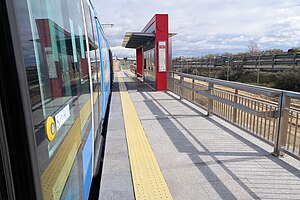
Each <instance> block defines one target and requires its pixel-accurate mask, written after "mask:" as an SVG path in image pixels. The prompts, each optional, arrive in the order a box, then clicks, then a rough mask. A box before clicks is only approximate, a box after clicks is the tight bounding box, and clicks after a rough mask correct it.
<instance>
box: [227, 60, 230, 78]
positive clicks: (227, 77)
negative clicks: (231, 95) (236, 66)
mask: <svg viewBox="0 0 300 200" xmlns="http://www.w3.org/2000/svg"><path fill="white" fill-rule="evenodd" d="M229 59H230V57H227V62H228V63H227V81H229Z"/></svg>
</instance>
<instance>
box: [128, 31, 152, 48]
mask: <svg viewBox="0 0 300 200" xmlns="http://www.w3.org/2000/svg"><path fill="white" fill-rule="evenodd" d="M154 38H155V33H141V32H127V33H126V34H125V37H124V40H123V43H122V47H125V48H131V49H138V48H139V47H141V46H143V45H144V44H146V43H148V42H150V41H151V40H153V39H154Z"/></svg>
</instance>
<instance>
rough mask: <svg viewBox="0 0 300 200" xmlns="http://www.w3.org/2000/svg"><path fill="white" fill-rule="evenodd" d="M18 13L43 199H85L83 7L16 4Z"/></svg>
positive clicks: (76, 1) (41, 0) (32, 1)
mask: <svg viewBox="0 0 300 200" xmlns="http://www.w3.org/2000/svg"><path fill="white" fill-rule="evenodd" d="M16 9H17V13H18V16H17V17H18V21H19V28H20V35H21V41H22V48H23V55H24V61H25V67H26V73H27V78H28V85H29V93H30V97H31V105H32V113H33V123H34V127H35V135H36V145H37V147H36V149H37V156H38V164H39V170H40V176H41V182H42V189H43V194H44V199H51V198H55V199H57V198H60V197H61V198H66V199H71V198H72V199H86V197H87V194H86V191H88V189H89V188H88V189H86V185H89V184H87V183H88V182H89V180H90V179H91V177H89V178H86V176H91V173H90V171H91V170H89V169H90V168H91V166H92V165H91V163H92V161H91V158H90V157H84V158H83V154H84V153H86V154H87V155H90V156H91V152H92V143H91V142H90V141H92V140H91V139H90V138H91V134H90V133H91V126H92V124H91V121H92V120H91V103H90V102H91V99H90V84H89V82H90V79H89V73H88V65H89V63H88V60H87V58H88V53H89V52H86V50H87V47H86V36H85V34H84V33H85V26H84V21H83V16H84V15H83V13H82V3H81V1H80V0H27V1H17V0H16ZM85 15H86V14H85ZM86 24H87V27H88V26H89V24H90V23H89V22H87V23H86ZM87 32H88V36H89V39H88V40H89V43H90V45H89V46H90V49H94V50H96V49H97V48H98V47H97V45H95V43H94V38H93V37H91V32H90V31H87ZM90 40H91V42H90ZM49 118H50V122H51V119H52V121H54V123H55V125H56V126H51V127H50V129H49V130H50V131H51V133H52V132H53V133H54V132H56V134H55V137H53V138H51V137H47V135H46V134H45V132H47V131H45V130H48V129H47V124H46V121H47V122H48V119H49ZM85 144H88V145H85ZM81 147H82V148H81ZM84 159H87V160H86V162H85V163H84V164H83V160H84ZM79 188H84V191H82V189H79Z"/></svg>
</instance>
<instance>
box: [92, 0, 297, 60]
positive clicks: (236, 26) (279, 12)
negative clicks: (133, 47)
mask: <svg viewBox="0 0 300 200" xmlns="http://www.w3.org/2000/svg"><path fill="white" fill-rule="evenodd" d="M94 4H95V7H96V9H97V12H98V15H99V19H100V21H101V22H102V23H114V24H115V26H114V27H113V28H105V32H106V35H107V37H108V39H109V41H110V44H111V46H112V47H114V49H115V50H116V54H119V53H120V52H121V54H122V53H123V54H124V52H128V55H131V54H132V52H133V51H130V50H129V51H127V50H124V49H121V43H122V41H123V37H124V35H125V32H127V31H140V30H142V29H143V27H144V25H145V24H146V23H147V22H148V21H149V20H150V19H151V18H152V16H153V15H154V14H155V13H168V14H169V21H170V22H169V23H170V24H169V27H170V32H176V33H178V35H177V36H175V37H174V39H173V56H174V57H176V56H180V55H187V56H200V55H204V54H208V53H224V52H230V53H237V52H243V51H246V50H247V46H248V43H249V41H250V40H255V41H256V42H257V43H258V44H259V46H260V48H261V49H262V50H265V49H269V48H282V49H283V50H287V49H288V48H291V47H293V46H297V45H299V42H298V40H299V39H298V38H299V36H300V23H299V22H300V17H299V14H298V13H299V7H300V5H299V2H298V1H297V0H288V1H281V0H264V1H259V0H253V1H240V0H223V1H221V0H201V1H199V0H176V1H175V0H168V1H157V0H144V1H140V0H114V1H94Z"/></svg>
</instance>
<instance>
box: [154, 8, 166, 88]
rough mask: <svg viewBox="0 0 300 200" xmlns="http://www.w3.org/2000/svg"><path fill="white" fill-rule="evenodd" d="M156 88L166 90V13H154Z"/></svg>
mask: <svg viewBox="0 0 300 200" xmlns="http://www.w3.org/2000/svg"><path fill="white" fill-rule="evenodd" d="M155 17H156V20H155V22H156V30H155V32H156V38H155V48H156V49H155V51H156V66H157V67H156V90H157V91H161V90H167V71H168V68H169V66H168V63H169V62H168V60H169V58H168V52H169V28H168V15H167V14H156V15H155Z"/></svg>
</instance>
